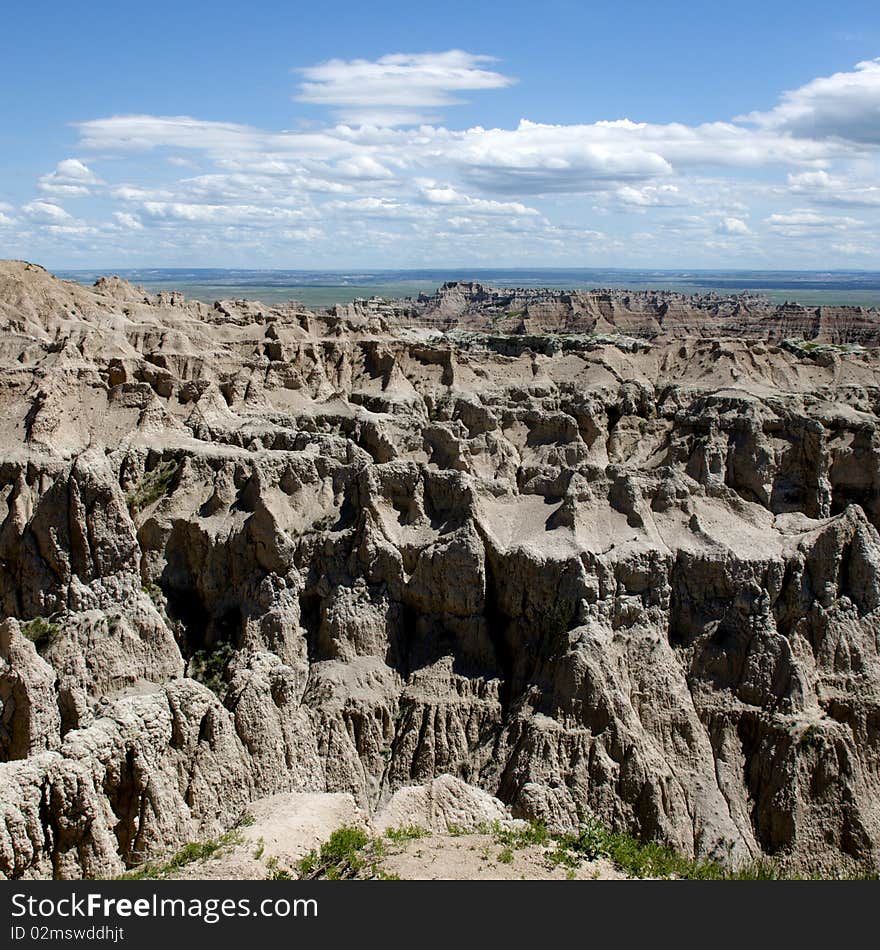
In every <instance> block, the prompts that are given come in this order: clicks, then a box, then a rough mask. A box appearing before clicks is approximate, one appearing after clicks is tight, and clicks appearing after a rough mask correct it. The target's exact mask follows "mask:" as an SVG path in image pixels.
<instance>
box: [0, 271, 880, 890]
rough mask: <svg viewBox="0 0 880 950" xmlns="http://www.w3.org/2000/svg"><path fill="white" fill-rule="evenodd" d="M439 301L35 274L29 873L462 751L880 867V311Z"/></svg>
mask: <svg viewBox="0 0 880 950" xmlns="http://www.w3.org/2000/svg"><path fill="white" fill-rule="evenodd" d="M454 286H456V287H459V290H456V291H455V294H459V291H460V290H461V288H460V285H454ZM481 292H482V291H481ZM470 293H471V291H466V292H465V291H461V293H460V296H461V297H462V299H464V297H467V295H468V294H470ZM455 294H453V296H454V295H455ZM444 295H445V296H450V291H449V290H448V288H447V289H444V291H443V294H441V295H440V296H441V297H442V296H444ZM493 295H494V296H493ZM499 296H503V295H502V294H500V293H499V292H494V291H492V292H490V297H491V298H492V299H497V298H498V297H499ZM563 296H564V295H563ZM569 296H570V297H571V299H572V300H573V299H574V295H569ZM581 296H585V295H581ZM594 296H595V297H596V298H597V299H599V298H601V297H602V295H601V294H599V295H594ZM536 297H540V294H536ZM632 299H635V298H632ZM747 304H748V299H744V300H743V301H740V304H738V305H737V306H740V307H741V309H742V311H745V310H748V309H749V307H748V306H747ZM409 306H410V311H411V317H412V318H411V320H410V321H409V322H410V324H411V325H410V326H409V327H407V326H404V324H405V323H406V322H407V320H406V319H405V316H406V314H405V311H406V308H405V307H403V306H402V305H398V304H395V305H387V306H386V307H384V309H383V307H380V306H379V305H378V304H376V303H373V304H366V303H364V304H357V305H353V306H350V307H339V308H336V309H335V310H334V311H332V312H329V313H325V314H316V313H311V312H308V311H306V310H304V309H302V308H298V307H295V306H290V307H287V308H279V309H270V308H266V307H263V306H261V305H259V304H257V303H252V302H251V303H248V302H242V301H238V302H228V301H227V302H223V303H217V304H215V305H214V306H213V307H208V306H205V305H204V304H199V303H192V302H186V301H184V300H183V299H182V298H181V297H180V296H179V295H177V294H166V293H163V294H158V295H150V294H146V293H144V292H143V291H141V290H138V289H136V288H134V287H131V286H130V285H128V284H126V283H124V282H123V281H120V280H117V279H112V278H110V279H104V280H100V281H98V282H97V284H96V285H95V286H94V287H93V288H92V289H86V288H83V287H81V286H79V285H77V284H72V283H65V282H61V281H58V280H56V279H55V278H53V277H52V276H51V275H49V274H48V273H47V272H46V271H44V270H43V269H42V268H39V267H36V266H34V265H29V264H25V263H21V262H3V263H0V387H2V389H0V445H2V449H3V451H2V455H0V499H2V504H0V606H2V615H0V616H2V618H3V619H2V621H0V704H2V706H0V760H2V764H0V816H2V818H0V875H2V876H5V877H8V878H19V877H51V876H56V877H77V876H82V875H85V876H102V875H103V876H106V875H112V874H114V873H118V872H119V871H121V870H122V869H123V868H124V867H125V866H129V865H132V864H134V863H136V862H138V861H141V860H143V859H145V858H147V857H151V856H154V855H159V854H161V853H163V852H165V851H167V850H168V849H171V848H174V847H176V846H178V845H179V844H180V843H182V842H184V841H187V840H191V839H193V838H196V837H198V836H201V835H212V834H216V833H218V832H220V831H222V830H224V829H225V828H228V827H229V826H231V825H232V824H233V823H234V822H235V821H236V819H237V818H238V817H239V816H240V815H241V814H242V813H243V812H244V811H245V809H246V808H247V807H248V805H249V803H250V802H252V801H254V800H255V799H259V798H266V797H268V796H272V795H277V794H281V793H313V792H316V793H319V792H331V793H342V794H347V795H351V796H352V797H353V800H354V802H355V803H356V804H357V806H358V808H359V809H360V810H361V811H362V812H363V813H364V814H365V815H368V816H369V815H376V814H377V813H380V812H381V811H382V810H383V809H386V808H388V806H389V802H391V801H392V799H393V797H394V795H395V793H398V795H400V794H401V793H400V791H399V790H401V789H406V788H407V787H409V786H416V785H425V784H429V783H430V782H431V781H432V779H434V778H435V777H437V776H441V775H446V774H449V775H453V776H456V777H457V778H458V779H461V780H462V781H464V782H467V783H469V784H470V785H471V786H474V788H475V789H476V788H479V789H482V790H483V791H485V792H487V793H489V794H490V795H492V796H495V797H497V798H498V799H499V800H500V801H501V802H503V803H504V804H505V805H506V806H507V807H508V808H509V809H510V811H511V813H512V814H513V815H515V816H518V817H525V818H535V819H542V820H544V821H546V822H548V823H549V824H551V825H553V826H554V827H556V828H560V829H565V828H572V827H573V826H575V825H576V824H577V822H578V821H579V819H580V818H581V817H582V816H584V815H588V814H593V815H595V816H597V817H598V818H599V819H600V820H601V821H603V822H605V823H607V824H610V825H615V826H618V827H626V828H628V829H630V830H632V831H634V832H636V833H638V834H640V835H642V836H644V837H646V838H651V837H657V838H661V839H663V840H665V841H667V842H669V843H670V844H672V845H674V846H675V847H676V848H678V849H680V850H681V851H683V852H686V853H688V854H698V855H712V856H716V857H720V858H722V859H724V860H729V861H731V862H734V863H735V862H738V861H744V860H747V859H750V858H755V857H758V856H760V855H762V854H766V855H772V856H775V857H776V858H778V859H780V860H784V861H787V862H790V863H794V864H804V865H811V866H816V865H818V866H828V867H831V866H834V867H840V866H846V865H851V866H855V865H866V864H873V865H876V864H877V863H878V861H880V704H878V700H880V660H878V649H880V537H878V533H877V527H878V525H880V436H878V413H880V354H878V351H876V350H873V349H871V348H863V347H860V346H855V345H851V344H852V342H853V340H856V339H860V340H868V341H869V342H870V341H871V340H873V339H874V337H873V336H872V335H871V334H873V333H875V332H876V329H877V318H876V315H873V314H871V313H869V312H865V311H858V312H856V311H853V312H849V311H844V310H839V311H835V313H834V314H833V315H832V316H833V317H834V319H831V318H830V317H829V315H828V314H822V313H818V314H817V313H813V314H812V317H810V319H809V320H807V321H806V322H802V323H798V324H797V326H796V328H795V329H796V332H788V331H787V330H785V329H784V326H783V324H781V323H780V320H778V319H769V318H768V319H767V321H766V325H765V326H763V329H762V326H761V325H760V321H758V324H759V325H758V326H757V329H756V326H755V325H754V324H755V321H757V317H754V314H752V317H749V319H750V320H752V323H751V324H749V326H750V329H745V328H746V323H747V322H748V321H746V319H745V318H743V319H742V320H740V321H739V324H737V323H736V321H733V322H731V319H732V318H731V317H730V314H729V313H728V312H727V310H724V312H723V313H722V312H721V310H719V311H718V312H717V313H714V314H713V313H712V312H711V308H708V307H706V306H703V305H702V304H701V303H700V301H695V302H691V303H688V302H687V301H686V300H685V301H684V302H682V301H681V300H679V301H677V303H676V307H677V308H678V309H679V310H681V311H682V312H685V311H686V312H687V314H689V316H688V317H687V319H686V320H685V319H684V318H682V319H681V320H679V321H678V324H677V326H678V329H675V328H674V321H673V322H670V317H669V313H670V310H671V309H673V308H672V307H671V306H670V308H669V309H667V310H666V311H665V313H666V316H665V317H664V320H663V321H660V320H659V319H658V317H657V314H656V313H654V311H653V309H652V308H653V305H651V307H648V306H647V305H645V306H641V305H640V307H635V306H632V307H630V306H629V305H627V308H626V309H627V313H629V314H630V316H629V317H627V321H628V322H627V323H626V324H624V323H623V322H622V318H620V319H619V318H618V317H619V316H620V308H618V310H615V311H614V314H617V316H614V314H612V316H614V319H610V318H608V319H607V320H606V323H607V326H606V324H605V323H602V324H599V323H596V324H595V325H593V326H592V327H590V326H587V325H586V324H584V323H582V324H581V325H580V326H578V327H575V328H574V329H577V330H578V331H579V334H577V335H573V336H559V335H556V336H548V335H547V330H548V329H552V328H553V324H552V321H551V319H550V317H546V315H545V317H542V318H541V322H539V323H537V324H536V323H534V322H532V317H531V314H532V312H533V311H532V304H531V303H528V304H527V306H526V307H525V308H522V307H514V308H513V309H514V310H516V309H526V310H527V311H528V314H529V316H528V317H527V318H525V316H524V315H523V314H520V315H519V316H515V317H505V318H504V319H503V320H493V314H492V313H491V312H490V310H486V311H485V315H484V318H483V320H484V322H485V323H486V325H487V326H488V327H490V328H491V333H489V332H484V333H478V332H464V331H463V330H462V327H465V328H467V327H469V326H472V325H473V323H474V321H476V322H479V318H478V317H474V314H475V313H477V310H475V309H474V304H473V303H468V304H467V306H466V307H464V308H463V309H462V310H461V311H460V313H461V314H463V315H464V316H462V318H461V319H460V320H459V319H457V318H456V317H455V315H454V314H453V315H452V316H448V315H447V317H444V319H446V320H448V322H449V324H450V328H451V329H452V330H453V332H450V333H441V332H438V331H432V330H428V329H426V328H425V325H426V323H427V321H425V320H421V317H424V314H425V312H426V309H427V307H428V304H426V303H424V302H423V301H415V302H413V303H412V304H411V305H409ZM536 306H537V304H536ZM612 309H613V308H612ZM759 309H760V308H758V310H759ZM649 310H650V311H651V312H650V313H649V312H648V311H649ZM752 310H755V308H752ZM749 312H750V313H751V312H752V311H749ZM755 312H757V310H756V311H755ZM761 312H763V311H761ZM632 314H636V316H632ZM694 314H697V315H698V316H699V319H700V320H701V321H702V324H701V327H700V328H699V332H698V331H697V330H693V329H690V326H691V324H692V323H693V322H694ZM741 315H742V314H740V316H741ZM808 315H809V312H808ZM765 316H766V313H765ZM753 317H754V319H753ZM472 318H473V319H472ZM553 319H554V320H555V319H556V318H555V317H554V318H553ZM420 320H421V322H420ZM847 320H850V324H847ZM517 321H519V322H517ZM502 324H508V325H507V326H502ZM655 324H656V326H655ZM856 324H858V326H859V327H862V328H863V329H864V328H865V327H867V330H865V332H864V333H861V331H860V333H861V335H860V336H858V337H855V336H852V335H850V336H846V334H844V333H843V330H841V329H840V328H841V327H843V326H846V325H852V326H855V325H856ZM566 326H567V325H566V324H565V322H564V321H563V322H562V323H560V324H559V327H558V328H566ZM683 326H685V329H682V327H683ZM658 327H659V330H658ZM833 327H836V328H837V329H833ZM506 330H511V331H515V332H513V333H505V332H504V331H506ZM517 331H518V332H517ZM648 331H650V332H648ZM869 331H870V332H869ZM835 333H836V334H837V335H836V336H835ZM789 337H800V338H803V339H801V340H800V341H793V340H791V339H789ZM804 339H806V341H807V342H804ZM446 781H447V780H444V782H446ZM444 787H445V786H444ZM402 794H403V795H404V797H403V798H402V799H401V798H398V799H397V802H398V805H397V806H394V807H399V803H400V802H401V801H408V800H409V799H407V798H406V796H407V795H409V796H410V797H412V796H415V798H413V799H412V801H413V802H415V801H417V800H419V801H420V799H418V796H419V795H420V794H422V793H421V792H417V791H414V792H408V793H402ZM462 794H464V793H462ZM474 794H476V792H474ZM455 797H456V796H453V798H455ZM432 800H433V799H432ZM438 800H439V799H438ZM450 807H451V806H450ZM393 810H394V809H393V808H392V812H393Z"/></svg>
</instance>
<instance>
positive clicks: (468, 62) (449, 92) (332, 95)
mask: <svg viewBox="0 0 880 950" xmlns="http://www.w3.org/2000/svg"><path fill="white" fill-rule="evenodd" d="M492 62H494V59H493V57H491V56H475V55H473V54H472V53H466V52H464V51H463V50H448V51H446V52H444V53H392V54H389V55H387V56H382V57H380V58H379V59H377V60H372V61H371V60H366V59H354V60H342V59H331V60H329V61H328V62H326V63H320V64H319V65H317V66H310V67H309V68H307V69H303V70H300V72H301V74H302V75H303V77H304V79H305V82H303V83H302V85H301V86H300V87H299V93H298V95H297V96H296V98H297V100H298V101H299V102H308V103H311V104H313V105H323V106H330V107H331V108H332V109H333V110H334V113H335V114H336V115H337V116H338V117H339V118H340V119H341V120H342V121H343V122H348V123H352V124H355V125H375V126H395V125H414V124H419V123H422V122H429V121H432V120H433V119H434V118H435V117H434V116H432V115H430V114H427V113H426V112H425V111H424V110H425V109H430V108H436V107H445V106H452V105H457V104H458V103H459V102H460V101H461V100H460V99H458V98H456V97H455V95H453V94H454V93H458V92H465V91H473V90H480V89H501V88H504V87H505V86H509V85H511V84H512V83H513V82H514V80H513V79H512V78H511V77H509V76H504V75H502V74H501V73H497V72H494V71H493V70H491V69H486V68H485V67H486V65H487V64H489V63H492Z"/></svg>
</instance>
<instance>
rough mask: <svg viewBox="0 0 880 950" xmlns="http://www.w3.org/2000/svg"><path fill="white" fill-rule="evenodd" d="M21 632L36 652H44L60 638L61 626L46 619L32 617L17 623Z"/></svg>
mask: <svg viewBox="0 0 880 950" xmlns="http://www.w3.org/2000/svg"><path fill="white" fill-rule="evenodd" d="M19 628H20V629H21V632H22V633H23V634H24V635H25V636H26V637H27V638H28V640H30V641H31V643H33V645H34V646H35V647H36V648H37V652H40V651H42V650H45V649H46V647H47V646H49V644H51V643H54V642H55V641H56V640H57V639H58V638H59V637H60V636H61V625H60V624H58V623H55V622H54V621H52V620H48V619H47V618H46V617H34V619H33V620H25V621H24V622H20V623H19Z"/></svg>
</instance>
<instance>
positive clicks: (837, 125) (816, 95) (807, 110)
mask: <svg viewBox="0 0 880 950" xmlns="http://www.w3.org/2000/svg"><path fill="white" fill-rule="evenodd" d="M745 118H746V119H748V120H750V121H752V122H755V123H756V124H757V125H759V126H761V127H762V128H765V129H772V130H773V131H776V132H783V133H790V134H791V135H795V136H798V137H801V138H811V139H825V138H835V139H843V140H846V141H849V142H855V143H859V144H864V145H873V146H876V145H880V59H872V60H867V61H865V62H862V63H857V64H856V66H855V69H854V70H853V71H851V72H840V73H834V74H833V75H832V76H822V77H819V78H818V79H813V80H812V81H811V82H808V83H807V84H806V85H804V86H801V87H800V88H799V89H794V90H791V91H790V92H786V93H783V95H782V99H781V101H780V103H779V105H777V106H776V107H775V108H774V109H771V110H770V111H769V112H752V113H750V114H749V115H748V116H745Z"/></svg>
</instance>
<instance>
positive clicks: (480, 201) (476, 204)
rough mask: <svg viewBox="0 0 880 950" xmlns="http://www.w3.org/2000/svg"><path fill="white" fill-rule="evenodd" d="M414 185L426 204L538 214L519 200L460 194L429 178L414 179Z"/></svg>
mask: <svg viewBox="0 0 880 950" xmlns="http://www.w3.org/2000/svg"><path fill="white" fill-rule="evenodd" d="M416 185H417V186H418V189H419V191H420V193H421V195H422V197H423V198H424V199H425V201H426V202H427V203H428V204H431V205H444V206H446V207H455V208H458V209H462V210H465V211H468V212H470V213H472V214H473V213H477V214H521V215H537V214H540V212H539V211H537V210H536V209H535V208H529V207H527V206H526V205H524V204H522V203H521V202H519V201H493V200H488V199H486V198H474V197H471V196H470V195H465V194H462V193H461V192H460V191H457V190H456V189H455V188H453V187H452V186H451V185H441V184H438V183H437V182H435V181H431V180H430V179H425V178H421V179H416Z"/></svg>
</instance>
